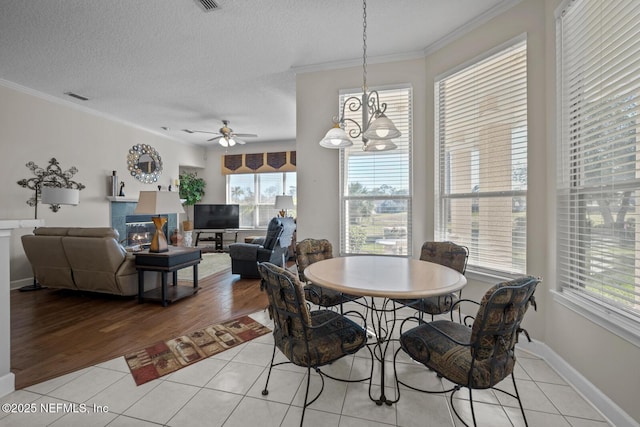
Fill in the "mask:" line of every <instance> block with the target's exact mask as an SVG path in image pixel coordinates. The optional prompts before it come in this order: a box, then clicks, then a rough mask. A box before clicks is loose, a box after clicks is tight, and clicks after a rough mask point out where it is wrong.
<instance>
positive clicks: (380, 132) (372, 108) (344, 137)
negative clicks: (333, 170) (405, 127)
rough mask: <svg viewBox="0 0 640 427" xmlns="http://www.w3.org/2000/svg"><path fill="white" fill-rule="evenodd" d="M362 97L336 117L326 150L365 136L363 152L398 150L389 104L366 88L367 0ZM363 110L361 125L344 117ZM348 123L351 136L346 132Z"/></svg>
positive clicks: (326, 138) (348, 103) (345, 105)
mask: <svg viewBox="0 0 640 427" xmlns="http://www.w3.org/2000/svg"><path fill="white" fill-rule="evenodd" d="M362 10H363V12H362V21H363V23H362V51H363V52H362V97H361V98H358V97H356V96H350V97H349V98H347V99H346V100H345V101H344V103H343V104H342V108H341V113H340V117H339V118H338V117H334V118H333V123H334V126H333V127H332V128H331V129H330V130H329V131H328V132H327V134H326V135H325V136H324V138H322V140H321V141H320V145H321V146H323V147H325V148H336V149H337V148H345V147H350V146H351V145H353V141H352V139H355V138H358V137H360V136H362V143H363V145H362V149H363V150H364V151H388V150H394V149H396V148H397V145H396V144H394V143H393V142H392V141H391V139H393V138H397V137H399V136H400V135H401V133H400V131H399V130H398V129H397V128H396V126H395V125H394V124H393V122H392V121H391V120H390V119H389V118H388V117H387V116H386V115H385V114H384V113H385V111H386V110H387V104H386V103H384V102H382V103H381V102H380V95H379V94H378V91H375V90H372V91H368V88H367V0H363V2H362ZM347 109H348V110H349V111H351V112H358V111H362V121H361V124H360V123H358V122H357V121H356V120H353V119H351V118H348V117H345V111H346V110H347ZM347 124H350V125H353V126H350V129H349V133H348V134H347V132H346V131H345V127H346V126H347Z"/></svg>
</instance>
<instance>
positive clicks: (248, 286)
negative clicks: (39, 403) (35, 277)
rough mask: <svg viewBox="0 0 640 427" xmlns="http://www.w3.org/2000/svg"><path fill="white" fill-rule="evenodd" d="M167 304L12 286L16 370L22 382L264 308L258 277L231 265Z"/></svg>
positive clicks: (13, 365) (45, 377) (18, 386)
mask: <svg viewBox="0 0 640 427" xmlns="http://www.w3.org/2000/svg"><path fill="white" fill-rule="evenodd" d="M199 285H200V287H201V288H200V290H199V291H198V293H197V294H196V295H194V296H192V297H189V298H185V299H182V300H180V301H176V302H174V303H173V304H169V306H168V307H162V306H161V305H160V304H156V303H144V304H138V302H137V299H136V298H120V297H113V296H107V295H95V294H86V293H79V292H72V291H66V290H54V289H45V290H41V291H34V292H19V291H18V290H13V291H11V371H12V372H13V373H14V374H15V376H16V389H21V388H24V387H28V386H29V385H32V384H36V383H39V382H42V381H44V380H48V379H51V378H54V377H57V376H60V375H62V374H66V373H69V372H72V371H75V370H78V369H81V368H85V367H88V366H92V365H95V364H96V363H101V362H105V361H107V360H110V359H113V358H115V357H118V356H122V355H124V354H125V353H127V352H130V351H133V350H138V349H140V348H143V347H145V346H147V345H149V344H153V343H156V342H158V341H161V340H165V339H169V338H173V337H176V336H179V335H182V334H184V333H185V332H190V331H192V330H195V329H198V328H201V327H204V326H208V325H211V324H214V323H219V322H222V321H225V320H229V319H233V318H235V317H238V316H242V315H245V314H250V313H253V312H256V311H259V310H263V309H264V308H265V307H266V306H267V305H268V301H267V296H266V294H264V293H263V292H260V282H259V280H250V279H240V277H239V276H238V275H232V274H231V272H229V271H228V272H222V273H219V274H215V275H212V276H209V277H206V278H204V279H201V280H200V282H199Z"/></svg>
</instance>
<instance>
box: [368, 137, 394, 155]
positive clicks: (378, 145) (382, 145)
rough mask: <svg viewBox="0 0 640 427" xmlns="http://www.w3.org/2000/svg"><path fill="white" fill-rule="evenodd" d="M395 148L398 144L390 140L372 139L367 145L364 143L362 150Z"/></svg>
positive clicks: (375, 150)
mask: <svg viewBox="0 0 640 427" xmlns="http://www.w3.org/2000/svg"><path fill="white" fill-rule="evenodd" d="M396 148H398V146H397V145H396V144H394V143H393V142H392V141H386V140H380V139H379V140H375V139H373V140H369V142H368V143H367V145H365V147H364V151H368V152H373V153H375V152H378V151H389V150H395V149H396Z"/></svg>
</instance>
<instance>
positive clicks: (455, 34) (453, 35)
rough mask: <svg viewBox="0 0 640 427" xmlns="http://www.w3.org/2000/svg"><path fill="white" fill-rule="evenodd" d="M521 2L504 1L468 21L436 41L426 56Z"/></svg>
mask: <svg viewBox="0 0 640 427" xmlns="http://www.w3.org/2000/svg"><path fill="white" fill-rule="evenodd" d="M521 2H522V0H503V1H502V2H500V3H499V4H497V5H495V6H494V7H492V8H491V9H489V10H487V11H486V12H484V13H483V14H481V15H478V16H476V17H475V18H473V19H472V20H470V21H468V22H467V23H465V24H464V25H463V26H461V27H459V28H456V29H455V30H454V31H452V32H450V33H449V34H447V35H446V36H444V37H442V38H440V39H439V40H437V41H435V42H433V43H431V44H430V45H429V46H427V47H426V48H424V51H423V53H424V56H428V55H430V54H432V53H433V52H435V51H437V50H439V49H442V48H443V47H444V46H446V45H448V44H449V43H451V42H453V41H455V40H457V39H459V38H460V37H462V36H464V35H465V34H468V33H470V32H471V31H473V30H475V29H476V28H479V27H480V26H482V25H484V24H486V23H487V22H489V21H490V20H492V19H493V18H495V17H496V16H499V15H501V14H502V13H504V12H505V11H507V10H509V9H511V8H512V7H513V6H515V5H517V4H518V3H521Z"/></svg>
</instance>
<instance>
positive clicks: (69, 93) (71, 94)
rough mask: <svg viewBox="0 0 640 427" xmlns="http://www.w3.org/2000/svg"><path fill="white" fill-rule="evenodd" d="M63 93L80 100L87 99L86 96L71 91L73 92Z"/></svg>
mask: <svg viewBox="0 0 640 427" xmlns="http://www.w3.org/2000/svg"><path fill="white" fill-rule="evenodd" d="M64 94H65V95H67V96H70V97H72V98H75V99H79V100H80V101H88V100H89V98H87V97H86V96H82V95H78V94H77V93H73V92H65V93H64Z"/></svg>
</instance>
